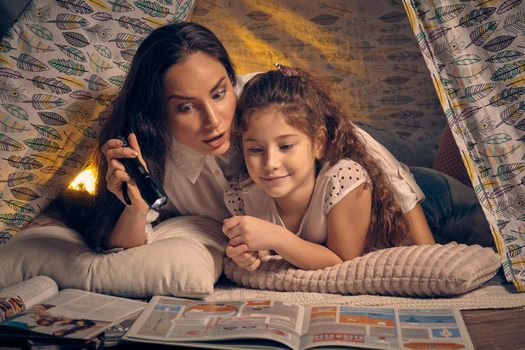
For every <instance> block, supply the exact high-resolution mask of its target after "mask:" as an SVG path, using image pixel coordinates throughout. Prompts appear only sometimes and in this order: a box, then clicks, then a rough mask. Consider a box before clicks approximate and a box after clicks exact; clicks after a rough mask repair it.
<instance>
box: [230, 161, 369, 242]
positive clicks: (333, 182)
mask: <svg viewBox="0 0 525 350" xmlns="http://www.w3.org/2000/svg"><path fill="white" fill-rule="evenodd" d="M365 182H367V183H369V184H370V185H372V184H371V182H370V179H369V177H368V174H367V172H366V170H365V169H364V168H363V167H362V166H361V165H360V164H358V163H356V162H354V161H353V160H350V159H343V160H340V161H339V162H337V163H336V164H335V165H333V166H330V165H329V164H328V163H326V164H325V165H324V166H323V167H322V168H321V170H320V171H319V174H318V175H317V177H316V179H315V185H314V190H313V193H312V197H311V199H310V203H309V205H308V208H307V209H306V212H305V214H304V216H303V218H302V219H301V224H300V225H299V230H298V231H297V232H294V233H296V234H297V235H298V236H299V237H301V238H303V239H305V240H308V241H310V242H315V243H319V244H324V243H325V242H326V235H327V229H326V228H327V226H326V217H327V215H328V213H329V212H330V210H331V209H332V208H333V207H334V206H335V205H336V204H337V203H339V202H340V201H341V200H342V199H343V198H344V197H345V196H346V195H347V194H349V193H350V192H352V191H353V190H354V189H356V188H357V187H358V186H359V185H361V184H363V183H365ZM224 202H225V203H226V205H227V206H228V209H229V210H230V212H231V213H232V215H250V216H254V217H257V218H260V219H264V220H266V221H269V222H272V223H274V224H277V225H280V226H282V227H285V228H286V226H285V224H284V222H283V221H282V219H281V216H280V215H279V211H278V209H277V205H276V204H275V200H274V199H273V198H272V197H270V196H268V194H267V193H266V192H264V190H263V189H262V188H261V187H260V186H258V185H257V184H255V183H254V182H253V181H252V180H251V179H247V180H244V181H239V178H237V179H235V180H233V181H231V182H230V183H229V184H228V188H227V189H226V191H225V192H224Z"/></svg>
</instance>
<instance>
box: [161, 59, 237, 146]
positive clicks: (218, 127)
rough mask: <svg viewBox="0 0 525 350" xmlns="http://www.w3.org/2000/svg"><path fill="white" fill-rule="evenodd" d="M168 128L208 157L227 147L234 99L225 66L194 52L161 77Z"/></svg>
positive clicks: (184, 142) (179, 139) (177, 137)
mask: <svg viewBox="0 0 525 350" xmlns="http://www.w3.org/2000/svg"><path fill="white" fill-rule="evenodd" d="M164 92H165V101H166V103H167V112H168V125H169V128H170V130H171V133H172V134H173V136H174V137H175V139H177V141H179V142H180V143H182V144H184V145H186V146H188V147H190V148H192V149H194V150H196V151H199V152H202V153H205V154H207V155H211V156H219V155H222V154H224V153H225V152H226V151H227V150H228V149H229V148H230V134H231V132H230V130H231V126H232V120H233V115H234V113H235V107H236V96H235V92H234V90H233V86H232V83H231V81H230V79H229V78H228V74H227V73H226V69H225V68H224V66H223V65H222V64H221V63H220V62H219V61H218V60H217V59H215V58H214V57H212V56H209V55H207V54H205V53H203V52H196V53H194V54H191V55H190V56H188V58H187V59H186V60H184V61H182V62H180V63H177V64H175V65H173V66H172V67H171V68H169V69H168V70H167V71H166V75H165V76H164Z"/></svg>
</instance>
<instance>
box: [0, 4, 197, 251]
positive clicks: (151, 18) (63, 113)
mask: <svg viewBox="0 0 525 350" xmlns="http://www.w3.org/2000/svg"><path fill="white" fill-rule="evenodd" d="M193 3H194V0H156V1H152V0H135V1H133V0H33V1H32V2H31V3H30V5H29V6H28V7H27V8H26V9H25V10H24V12H23V13H22V14H21V15H20V16H19V18H18V19H17V21H16V22H15V23H14V24H13V26H12V27H11V28H10V29H9V30H8V31H7V32H6V33H5V34H4V36H3V37H2V38H0V39H1V40H0V244H1V243H5V242H6V241H7V240H8V239H10V238H11V237H12V236H13V235H14V234H16V233H17V232H18V231H20V229H21V228H23V227H24V225H26V224H27V223H28V222H29V221H31V219H32V218H33V217H35V216H36V215H37V214H38V213H39V212H40V211H41V209H42V208H45V207H46V206H47V204H48V203H49V201H51V200H52V199H53V198H54V197H55V195H56V194H57V193H59V192H60V191H62V190H63V189H64V188H65V187H67V186H68V184H69V183H70V182H71V180H72V179H73V178H74V177H75V176H76V175H77V174H78V173H79V172H80V170H81V169H82V167H83V166H84V164H85V163H86V160H87V159H88V157H89V153H90V152H91V150H92V149H93V146H94V145H95V140H96V137H97V133H98V130H99V126H100V122H101V121H103V120H104V118H105V116H106V115H107V113H108V112H107V108H108V107H109V106H110V104H111V101H112V100H113V98H114V97H115V96H116V93H117V91H118V89H119V88H120V87H121V86H122V83H123V81H124V78H125V76H126V73H127V71H128V68H129V65H130V61H131V59H132V58H133V55H134V53H135V50H136V48H137V46H138V45H139V44H140V42H141V41H142V39H143V38H144V36H145V35H147V34H148V33H149V32H151V31H152V30H153V29H154V28H156V27H158V26H160V25H163V24H166V23H169V22H172V21H182V20H185V19H186V18H188V16H189V14H190V13H191V10H192V7H193Z"/></svg>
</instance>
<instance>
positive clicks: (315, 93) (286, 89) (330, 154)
mask: <svg viewBox="0 0 525 350" xmlns="http://www.w3.org/2000/svg"><path fill="white" fill-rule="evenodd" d="M293 73H294V74H289V73H287V72H285V73H283V72H281V71H279V70H272V71H268V72H266V73H261V74H258V75H256V76H255V77H253V78H252V79H251V80H250V81H249V82H248V83H247V84H246V86H245V87H244V90H243V92H242V94H241V97H240V99H239V102H238V105H237V115H236V118H235V126H234V130H235V145H236V147H238V148H240V147H241V143H240V134H241V133H242V132H243V131H246V130H247V128H248V121H249V119H250V117H251V116H252V115H253V114H254V113H255V112H259V111H261V110H264V109H268V108H271V109H272V111H278V112H280V113H281V114H282V115H283V116H284V117H285V118H286V121H287V123H288V124H289V125H291V126H293V127H295V128H297V129H298V130H300V131H302V132H304V133H305V134H306V135H307V136H309V137H310V139H311V140H312V141H313V140H316V137H318V135H319V131H321V132H324V139H325V144H324V151H323V156H322V158H321V159H320V161H321V162H322V163H324V162H328V163H329V164H330V165H334V164H335V163H337V162H338V161H339V160H341V159H344V158H349V159H352V160H354V161H356V162H357V163H359V164H361V166H362V167H363V168H365V170H366V171H367V172H368V176H369V177H370V180H371V182H372V184H373V186H372V221H371V223H370V227H369V228H368V233H367V239H366V247H365V252H370V251H373V250H377V249H382V248H388V247H393V246H399V245H405V244H408V228H409V227H408V221H407V220H406V218H405V216H404V214H403V212H402V211H401V208H400V207H399V205H398V204H397V203H396V201H395V198H394V194H393V191H392V188H391V185H390V182H389V180H388V179H387V178H386V176H385V175H384V174H383V171H382V169H381V167H380V166H379V164H378V163H377V162H376V161H375V160H374V159H373V158H372V157H371V156H370V155H369V154H368V153H367V150H366V144H365V143H364V141H363V138H361V137H360V136H359V135H358V134H357V132H356V129H355V126H354V124H353V123H352V121H351V119H350V117H349V113H347V112H346V111H345V110H344V107H343V106H344V105H343V103H342V102H341V100H340V98H339V97H338V96H339V95H338V94H336V93H333V91H335V90H336V88H335V87H334V86H333V85H332V84H331V83H330V82H329V81H327V80H323V79H321V78H320V77H318V76H314V75H313V74H310V73H309V72H306V71H304V70H301V69H295V71H293Z"/></svg>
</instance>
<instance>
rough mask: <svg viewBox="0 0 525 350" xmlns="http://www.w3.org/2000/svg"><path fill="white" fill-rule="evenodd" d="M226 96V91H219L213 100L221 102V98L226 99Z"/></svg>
mask: <svg viewBox="0 0 525 350" xmlns="http://www.w3.org/2000/svg"><path fill="white" fill-rule="evenodd" d="M225 94H226V89H222V90H220V91H217V93H216V94H215V95H213V99H214V100H220V99H221V98H223V97H224V95H225Z"/></svg>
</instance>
